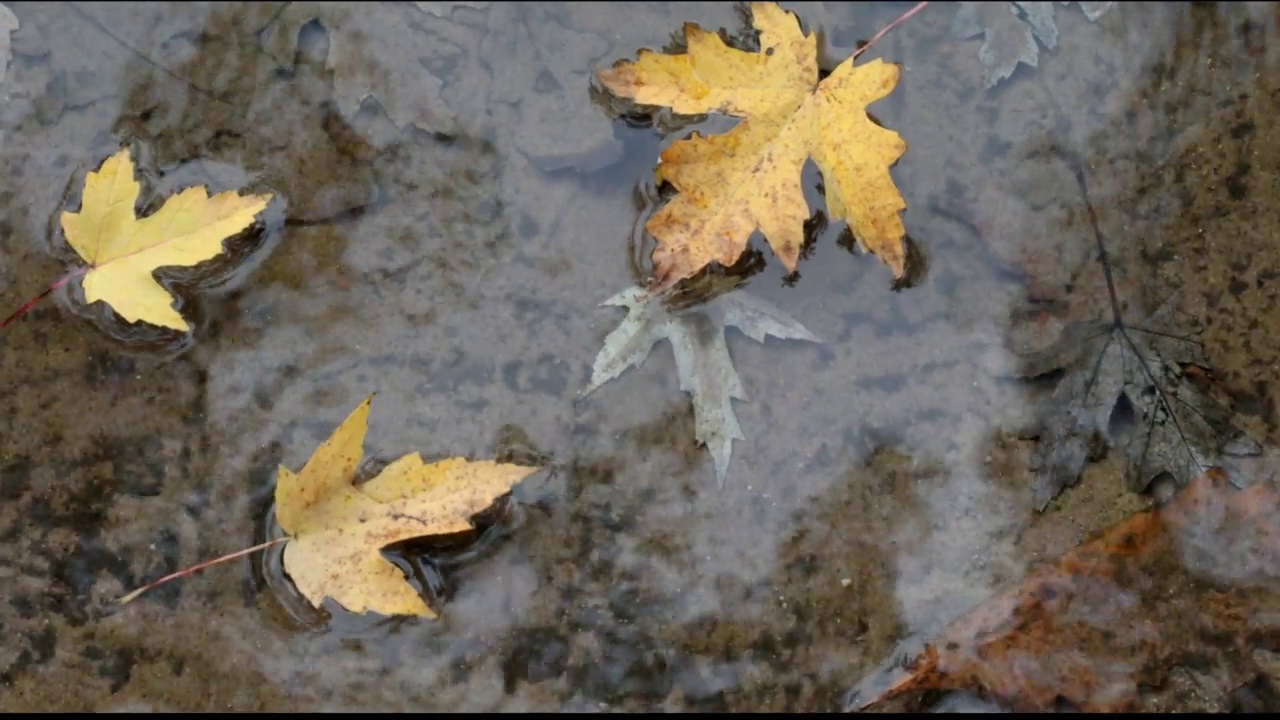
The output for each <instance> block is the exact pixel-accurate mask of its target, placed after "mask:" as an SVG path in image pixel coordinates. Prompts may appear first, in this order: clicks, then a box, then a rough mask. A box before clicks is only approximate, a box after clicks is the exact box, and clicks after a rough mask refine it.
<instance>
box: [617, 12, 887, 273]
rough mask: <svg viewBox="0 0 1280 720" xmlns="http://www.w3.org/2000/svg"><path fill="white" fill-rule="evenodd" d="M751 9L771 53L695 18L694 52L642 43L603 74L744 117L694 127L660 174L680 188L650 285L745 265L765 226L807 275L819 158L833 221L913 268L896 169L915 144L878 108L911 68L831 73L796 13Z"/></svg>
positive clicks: (636, 97) (659, 224) (646, 99)
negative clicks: (885, 122)
mask: <svg viewBox="0 0 1280 720" xmlns="http://www.w3.org/2000/svg"><path fill="white" fill-rule="evenodd" d="M751 16H752V22H753V24H754V25H755V27H756V29H757V30H759V32H760V51H759V52H744V51H742V50H737V49H735V48H731V47H729V46H728V45H726V44H725V43H724V41H723V40H721V39H720V37H719V36H718V35H717V34H715V33H713V32H708V31H706V30H703V29H701V28H699V27H697V26H695V25H686V26H685V28H684V33H685V40H686V43H687V45H688V51H687V52H685V53H681V54H678V55H664V54H659V53H654V52H649V51H641V52H640V53H639V55H638V57H637V59H636V60H635V61H634V62H632V61H629V60H624V61H621V62H618V63H617V64H615V65H614V66H613V67H612V68H609V69H607V70H601V71H599V72H598V73H597V77H598V78H599V80H600V82H601V84H603V85H604V87H605V88H606V89H608V90H609V91H610V92H612V93H613V94H615V95H617V96H619V97H623V98H627V99H630V100H633V101H635V102H637V103H640V104H644V105H661V106H665V107H670V108H671V109H672V110H674V111H675V112H676V113H679V114H682V115H694V114H700V113H710V112H718V113H724V114H727V115H732V116H735V117H740V118H743V120H742V121H741V122H739V123H738V124H737V126H735V127H734V128H733V129H732V130H730V131H729V132H727V133H724V134H723V135H716V136H710V137H708V136H703V135H700V134H697V133H694V134H693V135H692V136H691V137H689V138H686V139H684V140H678V141H676V142H675V143H673V144H672V145H671V146H670V147H669V148H667V149H666V150H665V151H663V153H662V157H661V160H660V163H659V165H658V170H657V174H658V179H659V181H660V182H662V181H665V182H670V183H671V184H672V185H673V186H675V188H676V189H677V190H678V191H679V194H677V195H676V196H675V197H674V198H672V199H671V200H670V201H669V202H667V204H666V205H664V206H663V207H662V208H661V209H660V210H659V211H658V212H657V213H655V214H654V215H653V217H651V218H650V219H649V221H648V222H647V223H646V224H645V230H646V231H647V232H648V233H650V234H651V235H652V236H653V238H654V240H655V242H656V244H657V247H655V248H654V252H653V264H654V276H655V278H654V279H655V284H654V287H653V288H651V289H653V290H654V291H660V290H665V289H667V288H670V287H672V286H674V285H675V284H676V283H677V282H679V281H680V280H682V279H685V278H688V277H692V276H693V275H695V274H696V273H697V272H698V271H700V270H701V269H702V268H703V267H705V266H706V265H707V264H709V263H711V262H713V261H714V262H718V263H720V264H721V265H723V266H725V267H729V266H730V265H733V264H734V262H736V261H737V260H738V258H739V256H741V255H742V253H743V251H744V250H745V249H746V247H747V241H748V239H749V238H750V236H751V234H752V233H753V232H755V231H756V230H760V231H761V232H762V233H763V234H764V236H765V238H766V239H767V240H768V242H769V245H770V247H772V248H773V251H774V252H775V253H776V254H777V256H778V257H779V258H780V259H781V260H782V264H783V265H784V266H786V268H787V270H789V271H794V270H795V269H796V264H797V263H798V262H799V259H800V248H801V246H802V245H803V243H804V223H805V221H806V220H808V218H809V216H810V211H809V206H808V203H806V202H805V199H804V191H803V190H802V188H801V186H800V172H801V169H802V168H803V167H804V164H805V162H806V161H807V160H808V159H809V158H813V160H814V162H816V163H817V165H818V168H819V169H820V170H821V171H822V177H823V181H824V183H825V186H826V200H827V210H828V212H829V214H830V215H831V217H833V218H835V219H837V220H843V221H845V222H847V223H848V224H849V228H850V229H851V230H852V231H853V235H854V237H855V238H857V240H858V242H860V243H861V244H862V245H863V246H864V247H865V248H867V249H868V250H869V251H871V252H872V253H874V254H875V255H877V256H878V257H879V258H880V259H881V260H883V261H884V263H885V264H886V265H888V266H889V268H890V269H892V271H893V274H894V277H896V278H900V277H902V274H903V272H904V263H905V257H906V256H905V249H904V247H903V244H902V238H903V237H904V236H905V235H906V230H905V229H904V227H903V225H902V218H901V216H900V213H901V212H902V210H903V209H905V207H906V203H905V202H904V201H903V199H902V196H901V194H899V192H898V189H897V187H896V186H895V185H894V184H893V178H892V177H890V175H889V167H890V166H891V165H893V164H894V163H895V162H897V161H898V158H900V157H902V155H903V153H905V152H906V151H907V145H906V143H905V142H903V140H902V138H901V137H899V136H898V134H897V133H895V132H893V131H892V130H886V129H884V128H882V127H880V126H879V125H876V124H875V123H874V122H872V121H871V119H870V118H869V117H868V116H867V112H866V108H867V105H869V104H870V103H872V102H874V101H876V100H879V99H880V98H882V97H884V96H886V95H888V94H889V93H890V92H891V91H892V90H893V88H894V87H895V86H896V85H897V82H898V74H899V70H898V67H897V66H896V65H891V64H888V63H885V62H883V61H881V60H879V59H877V60H873V61H871V62H868V63H864V64H862V65H856V66H855V65H854V64H853V58H849V59H847V60H845V61H844V62H842V63H840V65H838V66H836V68H835V69H834V70H832V71H831V74H830V75H828V76H827V77H826V78H825V79H823V80H821V81H819V79H818V57H817V39H816V38H815V36H813V35H805V34H804V32H803V31H802V30H801V29H800V23H799V21H798V20H797V19H796V17H795V16H794V15H792V14H791V13H788V12H786V11H784V10H782V9H781V8H780V7H778V6H777V5H776V4H775V3H765V2H756V3H752V4H751Z"/></svg>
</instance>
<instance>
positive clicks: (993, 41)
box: [951, 2, 1112, 88]
mask: <svg viewBox="0 0 1280 720" xmlns="http://www.w3.org/2000/svg"><path fill="white" fill-rule="evenodd" d="M1061 4H1062V5H1070V4H1071V3H1070V2H1063V3H1061ZM1077 4H1078V5H1079V6H1080V9H1081V10H1083V11H1084V15H1085V17H1087V18H1088V19H1089V21H1090V22H1096V21H1097V20H1098V18H1100V17H1102V16H1103V15H1104V14H1106V12H1107V11H1108V10H1110V9H1111V5H1112V3H1110V2H1080V3H1077ZM951 33H952V34H953V35H955V36H956V37H958V38H960V39H962V40H963V39H967V38H971V37H974V36H975V35H982V37H983V43H982V47H981V48H980V49H979V50H978V61H979V62H981V63H982V68H983V77H984V80H985V81H986V85H987V87H988V88H992V87H995V86H996V85H997V84H999V82H1000V81H1001V80H1004V79H1005V78H1007V77H1009V76H1010V75H1012V74H1013V71H1014V70H1015V69H1016V68H1017V67H1018V63H1024V64H1026V65H1030V66H1031V67H1036V65H1037V64H1038V63H1039V59H1040V48H1039V47H1038V46H1037V45H1036V39H1037V38H1038V39H1039V40H1040V43H1041V44H1043V45H1044V46H1045V48H1046V49H1048V50H1052V49H1054V48H1055V47H1057V45H1058V25H1057V23H1056V22H1054V19H1053V3H1052V2H962V3H960V9H959V10H958V11H956V16H955V19H954V20H953V21H952V23H951Z"/></svg>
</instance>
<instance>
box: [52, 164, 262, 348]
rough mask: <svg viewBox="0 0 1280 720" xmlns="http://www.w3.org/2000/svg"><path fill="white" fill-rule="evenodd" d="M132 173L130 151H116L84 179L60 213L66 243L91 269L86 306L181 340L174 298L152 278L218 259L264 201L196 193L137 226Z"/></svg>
mask: <svg viewBox="0 0 1280 720" xmlns="http://www.w3.org/2000/svg"><path fill="white" fill-rule="evenodd" d="M133 172H134V167H133V161H132V160H131V159H130V157H129V150H128V149H127V148H126V149H123V150H120V151H119V152H117V153H116V154H115V155H112V156H111V157H109V158H107V159H106V161H104V162H103V163H102V166H101V167H100V168H98V170H97V171H95V172H90V173H89V174H88V175H87V176H86V177H85V181H84V194H83V196H82V198H81V201H80V211H79V212H69V211H67V212H63V213H62V231H63V233H65V234H66V237H67V243H68V244H69V245H70V246H71V247H72V249H74V250H75V251H76V252H77V253H78V254H79V255H80V257H81V258H83V259H84V261H85V262H87V263H88V264H89V265H90V268H89V270H88V272H86V273H85V275H84V281H83V286H84V298H85V302H87V303H94V302H97V301H99V300H101V301H103V302H105V303H107V304H108V305H110V306H111V308H112V309H113V310H115V311H116V313H117V314H119V315H120V317H122V318H124V319H125V320H127V321H129V322H139V321H141V322H147V323H151V324H152V325H158V326H160V327H166V328H172V329H174V330H178V331H181V332H185V331H187V330H188V329H189V326H188V325H187V321H186V320H184V319H183V318H182V315H180V314H179V313H178V311H177V310H175V309H174V308H173V301H174V297H173V295H172V294H171V293H170V292H169V290H167V289H166V288H165V287H164V286H163V285H161V284H160V283H159V282H157V281H156V279H155V277H154V276H153V273H154V272H155V271H156V269H157V268H161V267H191V266H194V265H198V264H199V263H202V262H204V261H206V260H210V259H212V258H214V257H216V256H218V255H219V254H221V253H222V249H223V248H222V243H223V241H224V240H226V239H227V238H229V237H231V236H233V235H235V234H237V233H239V232H242V231H243V230H244V229H245V228H247V227H249V226H250V225H252V224H253V222H254V219H255V218H256V217H257V215H258V213H260V212H262V210H263V209H264V208H266V206H267V203H268V202H270V201H271V196H270V195H240V194H239V193H237V192H235V191H227V192H222V193H218V194H217V195H214V196H213V197H209V194H208V192H207V191H206V190H205V188H204V187H202V186H198V185H197V186H195V187H189V188H187V189H185V190H183V191H182V192H180V193H178V194H177V195H174V196H172V197H170V198H168V199H167V200H165V201H164V204H163V205H162V206H161V207H160V209H159V210H157V211H156V212H155V213H153V214H151V215H148V216H147V217H144V218H139V217H138V216H137V210H136V205H137V202H138V193H139V190H140V186H139V185H138V182H137V181H136V180H135V179H134V177H133Z"/></svg>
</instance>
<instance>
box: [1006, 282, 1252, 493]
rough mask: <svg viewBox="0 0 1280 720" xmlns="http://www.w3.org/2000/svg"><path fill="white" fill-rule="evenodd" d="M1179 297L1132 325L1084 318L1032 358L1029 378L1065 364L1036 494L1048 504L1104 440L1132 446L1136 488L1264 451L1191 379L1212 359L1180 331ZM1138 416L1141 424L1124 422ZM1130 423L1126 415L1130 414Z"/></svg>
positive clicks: (1131, 475)
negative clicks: (1176, 317) (1191, 370)
mask: <svg viewBox="0 0 1280 720" xmlns="http://www.w3.org/2000/svg"><path fill="white" fill-rule="evenodd" d="M1172 307H1173V304H1172V302H1166V303H1165V304H1164V306H1163V307H1162V308H1161V309H1160V310H1158V311H1157V312H1155V313H1153V314H1152V315H1151V316H1150V317H1148V318H1146V319H1144V320H1142V321H1139V322H1135V323H1132V324H1129V323H1123V322H1120V321H1119V319H1118V316H1117V319H1115V320H1110V321H1105V322H1087V323H1076V324H1074V325H1071V326H1069V327H1068V329H1067V331H1066V332H1064V333H1063V335H1062V337H1061V338H1060V339H1059V340H1058V342H1056V343H1055V344H1054V345H1053V346H1051V347H1049V348H1048V349H1046V350H1043V351H1040V352H1037V353H1034V354H1029V355H1027V356H1025V357H1024V358H1023V360H1024V365H1023V369H1022V370H1023V374H1024V375H1025V376H1026V377H1035V376H1039V375H1044V374H1046V373H1048V372H1051V371H1055V370H1062V371H1063V373H1064V374H1063V377H1062V380H1061V381H1060V382H1059V383H1058V386H1057V388H1056V390H1055V391H1054V393H1053V398H1052V400H1051V401H1050V402H1049V404H1048V407H1047V408H1046V413H1045V418H1044V420H1043V425H1042V428H1041V433H1040V441H1039V443H1038V444H1037V446H1036V450H1035V454H1034V456H1033V459H1032V470H1033V472H1034V473H1035V480H1034V485H1033V487H1032V496H1033V501H1034V503H1035V507H1036V509H1037V510H1043V509H1044V508H1045V507H1046V506H1047V505H1048V504H1049V503H1050V502H1051V501H1052V500H1053V499H1054V498H1055V497H1057V496H1058V494H1059V493H1061V492H1062V491H1063V490H1064V489H1065V488H1067V487H1070V486H1071V485H1074V484H1075V483H1076V482H1077V481H1078V480H1079V479H1080V474H1081V472H1083V470H1084V466H1085V464H1086V462H1087V461H1088V459H1089V456H1090V454H1091V452H1090V451H1091V450H1092V449H1093V448H1095V447H1096V446H1097V445H1098V443H1099V441H1103V442H1106V443H1107V444H1109V445H1110V446H1112V447H1115V448H1119V449H1122V450H1123V452H1124V454H1125V459H1126V475H1127V477H1128V479H1129V485H1130V488H1131V489H1133V490H1134V491H1135V492H1141V491H1142V490H1145V489H1146V487H1147V486H1148V485H1149V484H1150V483H1151V481H1152V480H1154V479H1155V478H1156V477H1157V476H1159V475H1161V474H1162V473H1169V474H1170V475H1171V476H1172V477H1173V479H1174V480H1175V481H1176V483H1177V484H1178V485H1179V486H1182V485H1185V484H1186V483H1188V482H1190V481H1191V479H1192V478H1194V477H1196V476H1197V475H1199V474H1200V473H1202V472H1204V470H1205V469H1206V468H1208V467H1209V466H1212V465H1215V464H1217V463H1218V461H1219V460H1220V459H1221V458H1222V457H1223V456H1224V455H1225V456H1241V455H1254V454H1257V453H1258V452H1259V451H1260V448H1259V447H1258V445H1257V444H1256V443H1255V442H1253V441H1252V440H1250V439H1249V438H1248V437H1247V436H1246V435H1245V434H1244V433H1243V432H1242V431H1241V430H1239V429H1238V428H1236V427H1235V426H1234V425H1233V424H1232V422H1231V414H1230V412H1229V411H1228V409H1227V408H1226V406H1225V405H1224V404H1222V403H1219V402H1216V401H1215V400H1214V399H1213V398H1212V397H1210V396H1209V395H1208V393H1207V392H1206V391H1205V390H1203V389H1202V388H1200V387H1199V386H1198V385H1197V384H1196V383H1194V382H1191V381H1190V379H1189V378H1188V377H1187V375H1186V373H1185V370H1184V368H1186V367H1188V366H1195V367H1202V366H1204V365H1205V364H1206V363H1205V361H1204V358H1203V351H1202V348H1201V346H1200V344H1199V343H1198V342H1196V341H1195V340H1194V339H1192V338H1187V337H1182V336H1179V335H1178V334H1176V333H1174V332H1171V328H1172V326H1173V323H1172V322H1171V316H1172ZM1126 413H1131V414H1132V423H1127V422H1116V420H1117V416H1118V415H1124V414H1126ZM1121 419H1123V418H1121Z"/></svg>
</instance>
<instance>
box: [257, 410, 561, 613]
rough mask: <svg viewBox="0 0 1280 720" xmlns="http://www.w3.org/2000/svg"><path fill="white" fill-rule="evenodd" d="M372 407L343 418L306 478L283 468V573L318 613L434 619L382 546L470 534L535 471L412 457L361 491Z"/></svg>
mask: <svg viewBox="0 0 1280 720" xmlns="http://www.w3.org/2000/svg"><path fill="white" fill-rule="evenodd" d="M372 400H373V397H372V396H370V397H369V398H368V399H366V400H365V401H364V402H363V403H361V404H360V406H359V407H357V408H356V409H355V411H354V412H352V413H351V415H350V416H348V417H347V419H346V420H345V421H343V423H342V425H340V426H339V427H338V429H337V430H335V431H334V433H333V435H332V436H331V437H330V438H329V439H328V440H326V441H325V442H324V443H323V444H322V445H320V447H319V448H317V449H316V451H315V454H313V455H312V456H311V459H310V460H308V461H307V464H306V465H305V466H304V467H303V468H302V472H301V473H298V474H294V473H293V472H290V471H289V469H288V468H285V467H283V466H282V467H281V468H280V474H279V480H278V481H277V483H276V519H277V520H279V521H280V527H281V528H282V529H283V530H284V531H285V533H286V534H288V535H289V536H291V538H290V540H289V541H288V542H287V543H286V544H285V548H284V569H285V572H287V573H288V574H289V577H291V578H292V579H293V582H294V584H295V585H297V587H298V590H299V591H300V592H301V593H302V594H303V596H305V597H306V598H307V600H309V601H310V602H311V603H312V604H313V605H315V606H316V607H320V605H321V603H323V602H324V599H325V598H326V597H330V598H333V599H334V600H335V601H337V602H338V604H339V605H341V606H343V607H344V608H346V609H348V610H350V611H352V612H356V613H364V612H376V613H381V614H383V615H420V616H424V617H434V616H435V613H433V612H432V611H431V609H430V608H429V607H428V606H427V604H426V603H425V602H424V601H423V599H422V596H421V595H419V594H418V592H417V591H416V590H414V588H413V587H412V586H411V585H409V583H408V582H406V579H405V576H404V573H402V572H401V571H400V570H399V569H398V568H397V567H396V566H395V565H393V564H392V563H391V562H390V561H388V560H387V559H386V558H385V557H383V555H382V552H381V550H382V548H384V547H386V546H388V545H391V544H393V543H397V542H401V541H403V540H408V539H410V538H420V537H429V536H432V535H448V534H452V533H458V532H464V531H466V530H470V529H472V528H473V525H472V523H471V517H472V516H473V515H475V514H477V513H479V512H481V511H483V510H485V509H486V508H488V507H489V506H491V505H492V504H493V502H494V500H496V499H497V498H499V497H501V496H502V495H504V494H506V493H507V492H508V491H510V490H511V487H512V486H513V485H515V484H516V483H518V482H520V481H521V480H522V479H524V478H525V477H527V476H528V475H530V474H532V473H534V472H536V471H537V470H538V468H536V467H523V466H520V465H511V464H504V463H496V462H491V461H487V460H481V461H470V460H464V459H462V458H449V459H447V460H441V461H440V462H436V463H431V464H429V465H428V464H425V463H423V462H422V458H421V457H420V456H419V455H418V453H416V452H415V453H409V454H408V455H405V456H404V457H401V458H400V459H399V460H396V461H395V462H393V463H391V464H390V465H388V466H387V467H386V468H385V469H383V471H382V472H381V473H379V474H378V476H377V477H375V478H373V479H372V480H370V481H368V482H366V483H362V484H360V485H355V484H354V481H355V476H356V468H357V467H358V466H359V464H360V457H361V455H362V454H363V451H362V449H361V446H362V445H363V444H364V435H365V431H366V430H367V429H368V425H369V405H370V403H371V402H372Z"/></svg>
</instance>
